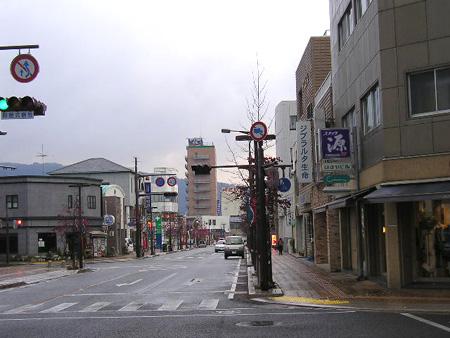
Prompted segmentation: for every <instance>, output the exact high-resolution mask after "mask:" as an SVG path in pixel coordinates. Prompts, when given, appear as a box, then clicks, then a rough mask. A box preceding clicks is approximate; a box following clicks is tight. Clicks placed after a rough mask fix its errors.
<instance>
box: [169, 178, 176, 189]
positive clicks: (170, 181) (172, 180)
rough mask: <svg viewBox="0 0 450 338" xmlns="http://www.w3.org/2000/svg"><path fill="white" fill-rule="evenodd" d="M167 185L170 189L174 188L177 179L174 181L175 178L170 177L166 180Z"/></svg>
mask: <svg viewBox="0 0 450 338" xmlns="http://www.w3.org/2000/svg"><path fill="white" fill-rule="evenodd" d="M167 184H168V185H169V186H171V187H174V186H175V185H176V184H177V179H176V178H175V177H173V176H170V177H169V178H168V179H167Z"/></svg>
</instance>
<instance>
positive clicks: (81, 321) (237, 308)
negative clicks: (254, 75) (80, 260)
mask: <svg viewBox="0 0 450 338" xmlns="http://www.w3.org/2000/svg"><path fill="white" fill-rule="evenodd" d="M241 263H242V261H241V260H240V259H239V258H230V259H228V260H225V259H224V258H223V254H220V253H214V249H213V248H212V247H208V248H204V249H194V250H191V251H184V252H177V253H173V254H168V255H164V256H159V257H155V258H149V259H142V260H133V261H130V262H117V263H97V264H92V265H88V268H91V269H92V271H90V272H86V273H81V274H76V275H72V276H68V277H64V278H60V279H56V280H50V281H48V282H44V283H39V284H35V285H29V286H26V287H20V288H14V289H5V290H2V291H1V292H0V337H64V338H68V337H383V338H384V337H450V328H449V327H450V316H448V315H438V314H402V313H383V312H358V311H353V310H348V309H347V310H341V309H332V308H328V309H320V308H304V307H293V306H285V305H274V304H264V303H258V302H254V301H251V300H249V299H247V296H246V267H245V266H243V265H242V264H241Z"/></svg>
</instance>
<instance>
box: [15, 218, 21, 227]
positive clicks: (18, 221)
mask: <svg viewBox="0 0 450 338" xmlns="http://www.w3.org/2000/svg"><path fill="white" fill-rule="evenodd" d="M22 224H23V222H22V220H21V219H15V220H14V229H17V228H20V227H21V226H22Z"/></svg>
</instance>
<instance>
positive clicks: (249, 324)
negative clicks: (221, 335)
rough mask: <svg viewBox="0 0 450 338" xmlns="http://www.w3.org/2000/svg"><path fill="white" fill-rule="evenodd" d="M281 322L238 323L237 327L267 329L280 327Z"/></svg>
mask: <svg viewBox="0 0 450 338" xmlns="http://www.w3.org/2000/svg"><path fill="white" fill-rule="evenodd" d="M281 324H282V323H281V322H274V321H272V320H255V321H252V322H240V323H237V324H236V325H237V326H246V327H267V326H280V325H281Z"/></svg>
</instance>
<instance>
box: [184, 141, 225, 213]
mask: <svg viewBox="0 0 450 338" xmlns="http://www.w3.org/2000/svg"><path fill="white" fill-rule="evenodd" d="M186 151H187V155H186V157H185V159H186V165H185V167H186V170H187V172H186V179H187V202H188V203H187V206H188V212H187V215H188V216H204V215H205V216H215V215H217V178H216V170H215V169H212V170H211V171H210V173H209V174H207V175H195V174H194V172H193V171H192V166H193V165H208V166H215V165H216V148H215V147H214V145H212V144H206V143H205V142H204V141H203V139H202V138H191V139H188V145H187V147H186Z"/></svg>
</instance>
